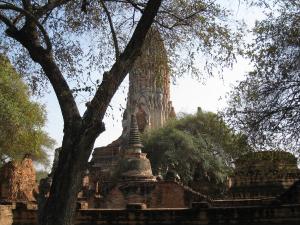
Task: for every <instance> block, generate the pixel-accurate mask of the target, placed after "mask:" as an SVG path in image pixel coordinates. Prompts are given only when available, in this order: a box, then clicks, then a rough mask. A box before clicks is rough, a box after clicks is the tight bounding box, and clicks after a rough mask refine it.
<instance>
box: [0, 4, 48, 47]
mask: <svg viewBox="0 0 300 225" xmlns="http://www.w3.org/2000/svg"><path fill="white" fill-rule="evenodd" d="M0 9H7V10H13V11H16V12H19V13H22V14H24V15H25V16H27V17H29V18H30V19H32V21H33V22H34V23H35V24H36V26H37V27H38V28H39V29H40V31H41V32H42V34H43V36H44V39H45V43H46V50H47V51H51V50H52V44H51V41H50V38H49V36H48V33H47V32H46V30H45V29H44V27H43V25H42V24H40V22H39V21H38V20H37V19H36V18H35V17H34V15H32V14H31V13H30V12H28V11H27V10H24V9H21V8H19V7H17V6H15V5H12V4H3V5H2V4H0Z"/></svg>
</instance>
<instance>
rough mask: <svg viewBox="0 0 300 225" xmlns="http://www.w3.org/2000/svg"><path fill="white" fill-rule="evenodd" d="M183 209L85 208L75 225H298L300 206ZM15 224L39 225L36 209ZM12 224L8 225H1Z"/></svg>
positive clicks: (17, 214) (18, 212) (18, 214)
mask: <svg viewBox="0 0 300 225" xmlns="http://www.w3.org/2000/svg"><path fill="white" fill-rule="evenodd" d="M193 206H194V207H192V208H181V209H141V210H140V209H137V210H134V209H130V210H129V209H127V210H125V209H124V210H116V209H115V210H105V209H102V210H101V209H81V210H78V211H77V215H76V220H75V225H91V224H124V225H133V224H140V225H157V224H165V225H174V224H185V225H187V224H207V225H223V224H226V225H231V224H235V225H272V224H276V225H296V224H297V225H298V224H300V204H290V205H281V206H279V205H277V206H276V205H273V206H270V205H268V206H247V207H207V205H206V204H204V203H198V204H194V205H193ZM13 216H14V222H13V225H37V223H36V210H34V209H31V208H30V207H29V208H26V207H22V206H21V205H19V206H17V207H16V209H14V210H13ZM1 225H8V224H1Z"/></svg>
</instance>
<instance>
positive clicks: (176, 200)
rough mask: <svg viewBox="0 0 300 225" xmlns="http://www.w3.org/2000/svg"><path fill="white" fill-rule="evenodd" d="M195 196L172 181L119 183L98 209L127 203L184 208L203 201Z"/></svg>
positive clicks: (153, 206) (152, 206)
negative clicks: (193, 202)
mask: <svg viewBox="0 0 300 225" xmlns="http://www.w3.org/2000/svg"><path fill="white" fill-rule="evenodd" d="M197 194H198V193H196V192H193V191H192V190H190V189H188V188H187V187H185V186H182V185H181V184H179V183H176V182H173V181H164V182H133V183H125V184H122V183H121V184H119V185H117V186H115V187H114V188H113V189H112V190H111V191H110V192H109V194H108V195H106V196H105V199H104V200H103V203H102V204H101V205H100V207H102V208H112V209H116V208H125V207H126V205H127V204H128V203H145V204H146V205H147V207H148V208H185V207H189V206H190V205H191V203H192V201H200V200H203V199H204V197H203V196H198V195H197Z"/></svg>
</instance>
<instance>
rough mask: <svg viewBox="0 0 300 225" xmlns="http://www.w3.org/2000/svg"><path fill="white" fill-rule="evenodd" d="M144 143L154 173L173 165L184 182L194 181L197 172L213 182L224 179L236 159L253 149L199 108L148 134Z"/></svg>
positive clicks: (217, 117)
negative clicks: (195, 111)
mask: <svg viewBox="0 0 300 225" xmlns="http://www.w3.org/2000/svg"><path fill="white" fill-rule="evenodd" d="M143 143H144V145H145V148H144V150H143V151H145V152H147V153H148V157H149V159H150V161H151V165H152V169H153V171H154V173H158V172H162V173H165V172H166V171H167V169H168V168H173V169H175V170H176V171H177V172H178V174H179V175H180V177H181V179H182V180H183V182H184V183H188V182H189V181H191V180H193V176H194V173H195V172H198V173H199V172H200V173H202V174H207V175H208V176H209V179H210V180H211V181H212V183H215V184H217V183H222V182H225V180H226V177H227V176H228V175H229V174H230V172H231V170H232V163H233V161H234V160H235V159H237V158H238V157H239V156H240V155H241V154H243V153H245V152H248V151H250V148H249V147H248V145H247V142H246V137H244V136H243V135H240V134H235V133H234V132H233V131H232V130H230V129H229V128H228V126H227V125H226V124H225V123H224V121H223V120H222V119H221V118H219V116H218V115H216V114H214V113H212V112H202V111H201V110H200V109H199V110H198V112H197V113H196V114H195V115H185V116H183V117H182V118H180V119H175V120H172V121H169V122H168V123H167V124H166V126H165V127H163V128H161V129H158V130H154V131H152V132H150V133H146V134H145V135H144V137H143ZM196 170H200V171H196Z"/></svg>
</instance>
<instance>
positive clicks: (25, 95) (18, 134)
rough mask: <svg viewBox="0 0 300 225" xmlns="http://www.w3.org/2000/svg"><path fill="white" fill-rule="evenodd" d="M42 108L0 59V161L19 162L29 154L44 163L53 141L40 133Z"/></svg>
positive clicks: (42, 120)
mask: <svg viewBox="0 0 300 225" xmlns="http://www.w3.org/2000/svg"><path fill="white" fill-rule="evenodd" d="M45 115H46V113H45V111H44V108H43V107H42V106H41V105H39V104H38V103H36V102H33V101H31V100H30V94H29V91H28V88H27V86H26V85H25V84H24V83H23V81H22V80H21V78H20V76H19V74H17V73H16V72H15V70H14V69H13V67H12V66H11V64H10V62H9V61H8V60H7V59H6V58H5V57H4V56H2V55H0V159H1V161H4V160H7V159H17V160H18V159H21V158H23V157H24V154H26V153H28V154H31V155H32V156H33V158H34V159H35V160H36V161H38V162H41V163H47V162H48V159H47V154H46V150H47V149H48V148H52V147H53V144H54V141H53V140H52V139H51V138H50V137H49V136H48V135H47V134H46V133H45V132H44V131H43V130H42V128H43V126H44V125H45V120H46V116H45Z"/></svg>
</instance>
